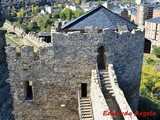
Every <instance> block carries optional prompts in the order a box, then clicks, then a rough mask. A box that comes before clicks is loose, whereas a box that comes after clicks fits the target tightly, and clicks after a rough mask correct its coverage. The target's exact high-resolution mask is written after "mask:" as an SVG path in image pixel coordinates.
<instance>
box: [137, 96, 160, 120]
mask: <svg viewBox="0 0 160 120" xmlns="http://www.w3.org/2000/svg"><path fill="white" fill-rule="evenodd" d="M138 111H139V112H150V111H153V112H156V116H149V117H139V116H137V117H138V120H160V104H156V103H154V102H153V101H151V100H149V99H148V98H146V97H142V96H140V98H139V103H138Z"/></svg>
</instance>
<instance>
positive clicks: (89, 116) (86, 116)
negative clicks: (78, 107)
mask: <svg viewBox="0 0 160 120" xmlns="http://www.w3.org/2000/svg"><path fill="white" fill-rule="evenodd" d="M83 118H92V115H82V119H83Z"/></svg>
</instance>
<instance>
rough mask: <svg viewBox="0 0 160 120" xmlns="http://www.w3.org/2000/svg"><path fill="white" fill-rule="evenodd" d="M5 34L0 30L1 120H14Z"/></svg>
mask: <svg viewBox="0 0 160 120" xmlns="http://www.w3.org/2000/svg"><path fill="white" fill-rule="evenodd" d="M5 32H6V31H2V30H0V36H1V37H0V41H1V42H0V120H14V116H13V114H12V111H13V106H12V102H13V100H12V95H11V94H10V84H9V83H7V81H6V80H7V78H8V77H9V70H8V67H7V66H8V65H7V62H6V53H5V45H6V42H5Z"/></svg>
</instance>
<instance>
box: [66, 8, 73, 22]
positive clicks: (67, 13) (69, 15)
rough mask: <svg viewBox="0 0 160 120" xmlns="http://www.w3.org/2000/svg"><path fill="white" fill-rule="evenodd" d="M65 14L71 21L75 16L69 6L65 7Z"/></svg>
mask: <svg viewBox="0 0 160 120" xmlns="http://www.w3.org/2000/svg"><path fill="white" fill-rule="evenodd" d="M64 14H65V15H66V19H67V21H70V20H71V19H72V18H73V12H72V10H70V9H68V8H66V9H64Z"/></svg>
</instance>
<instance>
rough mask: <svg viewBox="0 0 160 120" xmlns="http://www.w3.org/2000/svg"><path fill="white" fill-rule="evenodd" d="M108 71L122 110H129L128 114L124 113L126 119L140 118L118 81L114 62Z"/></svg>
mask: <svg viewBox="0 0 160 120" xmlns="http://www.w3.org/2000/svg"><path fill="white" fill-rule="evenodd" d="M108 72H109V78H110V83H111V86H112V88H113V92H114V94H115V99H116V101H117V103H118V105H119V108H120V110H121V112H124V113H125V112H127V113H129V114H130V115H128V114H126V115H125V114H123V117H124V119H125V120H138V119H137V117H136V116H135V115H134V113H133V112H132V109H131V108H130V106H129V104H128V102H127V100H126V98H125V96H124V93H123V91H122V90H121V89H120V88H119V86H118V82H117V77H116V74H115V71H114V68H113V65H112V64H109V65H108Z"/></svg>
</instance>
